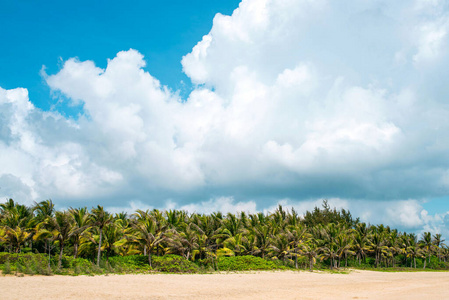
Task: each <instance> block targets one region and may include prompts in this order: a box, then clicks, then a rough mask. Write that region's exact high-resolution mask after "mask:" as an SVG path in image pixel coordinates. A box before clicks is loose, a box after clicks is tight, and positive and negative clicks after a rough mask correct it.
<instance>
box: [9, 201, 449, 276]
mask: <svg viewBox="0 0 449 300" xmlns="http://www.w3.org/2000/svg"><path fill="white" fill-rule="evenodd" d="M0 252H3V254H2V253H0V265H3V269H4V271H6V272H9V271H8V270H11V269H14V270H16V271H17V268H19V269H23V268H25V267H26V265H27V263H23V259H24V258H23V257H26V258H27V259H28V260H29V261H30V263H29V264H28V265H30V266H33V267H29V268H31V269H30V272H35V273H49V272H50V269H51V268H53V269H54V270H56V271H58V270H59V271H61V270H63V269H64V268H67V267H70V268H72V269H73V270H75V269H76V270H75V271H76V272H75V273H77V272H78V273H79V272H84V271H83V270H87V271H85V273H86V272H89V270H90V271H92V270H93V271H92V272H94V273H95V270H97V271H98V270H100V269H101V268H103V269H104V268H106V269H108V268H109V269H111V268H112V269H113V268H114V267H116V268H119V269H121V270H123V269H127V270H128V269H134V270H135V269H139V270H144V271H150V270H159V271H165V272H197V271H198V270H199V269H203V270H248V269H252V270H254V269H261V270H266V269H285V268H291V269H300V268H302V269H307V270H310V271H312V270H313V269H315V268H330V269H335V268H342V267H358V268H413V269H415V268H424V269H426V268H427V269H428V268H431V269H447V268H448V267H449V263H448V258H449V249H448V247H447V246H446V245H445V244H444V239H443V238H442V236H441V234H435V235H432V234H431V233H429V232H424V233H423V234H422V236H421V237H420V238H419V237H418V236H417V235H416V234H413V233H406V232H399V231H398V230H396V229H392V228H390V227H388V226H384V225H382V224H380V225H370V224H365V223H362V222H360V220H359V219H358V218H357V219H354V218H353V217H352V215H351V213H350V212H349V211H345V210H337V209H335V208H333V209H331V208H330V206H329V204H328V203H327V201H326V200H325V201H324V202H323V205H322V207H320V208H319V207H316V208H315V209H314V210H312V211H311V212H306V213H305V214H304V216H300V215H299V214H298V213H297V212H296V211H295V210H294V209H291V210H285V209H284V208H283V207H282V206H279V207H278V208H277V209H276V210H275V211H274V212H273V213H270V214H264V213H255V214H247V213H244V212H241V213H238V214H231V213H228V214H226V215H224V214H222V213H220V212H215V213H212V214H197V213H193V214H189V213H187V212H185V211H178V210H168V211H159V210H157V209H154V210H147V211H142V210H137V211H136V212H135V213H134V214H132V215H128V214H126V213H119V214H115V215H113V214H111V213H109V212H107V211H106V210H105V209H104V208H103V207H102V206H97V207H94V208H92V209H91V210H90V211H89V210H88V209H87V208H85V207H84V208H70V209H68V210H65V211H56V210H55V208H54V204H53V203H52V201H51V200H46V201H42V202H40V203H35V204H34V205H33V206H31V207H27V206H25V205H21V204H18V203H16V202H15V201H13V200H12V199H9V200H7V201H6V202H5V203H3V204H0ZM27 255H28V256H27ZM33 255H35V256H33ZM36 255H37V256H36ZM5 257H6V258H7V259H5ZM19 258H20V259H19ZM21 259H22V260H21ZM33 268H34V269H33ZM112 269H111V270H112ZM116 270H117V269H116Z"/></svg>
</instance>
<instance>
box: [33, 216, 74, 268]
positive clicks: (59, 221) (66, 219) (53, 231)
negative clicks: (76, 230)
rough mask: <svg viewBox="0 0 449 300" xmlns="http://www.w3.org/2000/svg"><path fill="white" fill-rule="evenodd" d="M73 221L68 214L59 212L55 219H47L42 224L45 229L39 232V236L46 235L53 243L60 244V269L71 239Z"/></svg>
mask: <svg viewBox="0 0 449 300" xmlns="http://www.w3.org/2000/svg"><path fill="white" fill-rule="evenodd" d="M72 223H73V219H72V216H71V215H70V214H69V213H68V212H60V211H57V212H56V213H55V217H53V218H52V217H47V218H46V219H45V220H44V222H42V223H41V224H42V225H43V228H42V229H40V230H38V235H43V234H45V236H46V237H50V238H51V240H52V241H57V242H58V243H59V260H58V268H59V269H60V268H61V266H62V254H63V252H64V246H65V243H66V242H67V240H68V239H69V238H70V232H71V229H72Z"/></svg>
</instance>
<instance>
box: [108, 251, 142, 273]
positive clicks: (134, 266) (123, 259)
mask: <svg viewBox="0 0 449 300" xmlns="http://www.w3.org/2000/svg"><path fill="white" fill-rule="evenodd" d="M109 263H110V264H111V266H112V267H114V268H123V269H126V270H130V271H139V270H151V268H150V265H149V264H148V257H147V256H144V255H128V256H113V257H110V258H109Z"/></svg>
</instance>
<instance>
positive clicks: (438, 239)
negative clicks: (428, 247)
mask: <svg viewBox="0 0 449 300" xmlns="http://www.w3.org/2000/svg"><path fill="white" fill-rule="evenodd" d="M444 241H445V240H444V239H443V238H442V235H441V233H437V234H435V235H434V236H433V240H432V243H433V245H434V246H435V248H436V250H437V256H438V261H439V262H441V256H440V252H441V247H442V246H443V245H444V244H443V242H444Z"/></svg>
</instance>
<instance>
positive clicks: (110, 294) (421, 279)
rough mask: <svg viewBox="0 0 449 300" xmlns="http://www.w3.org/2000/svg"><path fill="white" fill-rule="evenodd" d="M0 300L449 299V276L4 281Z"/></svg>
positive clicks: (291, 275) (248, 275)
mask: <svg viewBox="0 0 449 300" xmlns="http://www.w3.org/2000/svg"><path fill="white" fill-rule="evenodd" d="M0 299H91V300H93V299H384V300H385V299H420V300H422V299H429V300H430V299H449V272H416V273H415V272H401V273H386V272H372V271H358V270H354V271H351V272H350V273H349V274H330V273H326V272H313V273H310V272H305V271H303V272H292V271H285V272H251V273H221V274H195V275H176V274H150V275H108V276H104V275H103V276H48V277H47V276H25V277H16V276H0Z"/></svg>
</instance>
